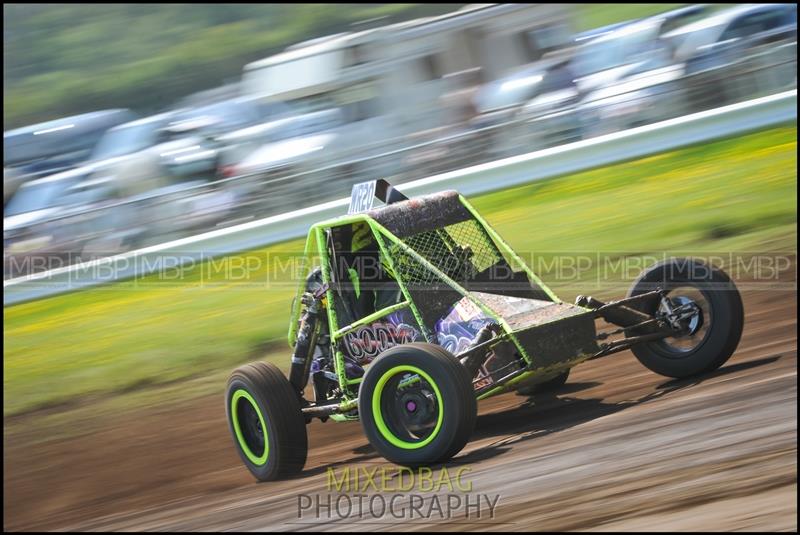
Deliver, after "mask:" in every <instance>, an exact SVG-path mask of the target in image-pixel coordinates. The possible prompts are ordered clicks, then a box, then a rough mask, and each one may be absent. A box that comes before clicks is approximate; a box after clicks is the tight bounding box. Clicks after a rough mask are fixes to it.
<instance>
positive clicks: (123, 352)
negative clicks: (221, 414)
mask: <svg viewBox="0 0 800 535" xmlns="http://www.w3.org/2000/svg"><path fill="white" fill-rule="evenodd" d="M796 146H797V129H796V126H792V127H785V128H777V129H772V130H767V131H763V132H758V133H754V134H750V135H747V136H743V137H738V138H733V139H727V140H722V141H718V142H714V143H708V144H704V145H698V146H694V147H690V148H686V149H682V150H678V151H673V152H668V153H663V154H660V155H656V156H652V157H649V158H644V159H640V160H636V161H631V162H626V163H622V164H618V165H613V166H609V167H604V168H600V169H596V170H592V171H588V172H583V173H579V174H575V175H572V176H569V177H562V178H559V179H554V180H548V181H544V182H539V183H535V184H531V185H528V186H524V187H519V188H515V189H512V190H506V191H502V192H499V193H495V194H490V195H485V196H481V197H477V198H475V199H471V200H472V201H473V203H474V204H475V206H476V207H477V208H478V210H479V211H481V213H482V214H483V215H484V216H485V217H486V219H487V220H488V221H489V222H490V223H491V224H493V225H494V226H495V228H496V229H497V230H498V231H499V232H500V234H501V235H502V236H504V237H505V238H506V239H507V240H508V241H509V242H510V243H511V245H512V246H513V247H514V248H515V249H517V250H520V251H534V250H535V251H549V252H558V251H565V252H596V251H599V252H604V253H607V254H611V255H622V256H624V255H641V254H646V253H656V252H662V251H667V252H669V253H670V254H679V253H683V252H684V251H688V252H693V253H702V252H704V251H711V252H722V251H759V250H765V249H769V250H780V251H796V237H797V226H796V224H797V206H796V200H795V199H796V194H797V173H796V166H797V159H796V148H797V147H796ZM301 248H302V243H301V242H299V241H294V242H289V243H284V244H280V245H276V246H273V247H270V248H267V249H264V250H262V251H258V252H257V255H255V256H254V257H255V258H259V259H261V260H259V264H260V265H258V266H256V267H255V268H254V269H252V270H251V271H249V272H248V281H249V283H248V284H246V283H242V282H236V281H231V280H229V279H228V278H226V277H225V273H222V272H219V273H215V274H213V275H212V276H210V277H209V276H208V273H209V271H208V266H205V267H203V266H196V267H194V268H192V269H190V270H186V271H184V272H183V273H182V274H181V275H182V279H181V281H180V282H177V281H171V282H168V283H165V282H163V281H156V280H154V279H153V278H152V277H147V278H144V279H141V280H138V281H135V282H126V283H120V284H114V285H109V286H106V287H102V288H95V289H91V290H87V291H83V292H78V293H73V294H68V295H63V296H58V297H54V298H50V299H46V300H41V301H35V302H31V303H26V304H21V305H16V306H13V307H8V308H5V309H4V320H5V325H4V331H3V338H4V353H3V354H4V372H5V373H4V378H3V396H4V409H3V410H4V415H15V414H20V413H24V412H26V411H30V410H32V409H37V408H43V407H47V406H53V405H57V404H61V403H69V402H74V401H75V400H81V399H87V396H95V397H96V396H105V395H108V394H120V393H125V394H126V396H120V397H118V398H117V401H115V403H117V404H123V405H124V404H136V403H138V402H139V401H141V399H142V398H141V396H142V395H143V394H142V392H146V391H147V390H148V388H145V387H148V386H153V385H164V384H167V383H171V382H176V381H180V383H179V384H177V385H173V386H174V388H173V387H169V388H173V391H174V392H177V393H180V392H199V391H204V392H205V391H209V390H210V389H214V388H216V390H218V391H219V392H222V388H223V383H224V374H226V373H227V371H228V370H229V369H231V368H232V367H234V366H236V365H237V364H240V363H244V362H247V361H250V360H255V359H257V358H258V359H260V358H265V357H266V358H270V359H276V360H275V362H276V363H278V364H279V365H280V366H282V367H285V365H286V364H287V363H288V358H287V353H288V346H287V345H286V341H285V334H286V327H287V321H288V315H289V304H290V302H291V298H292V293H293V292H292V289H291V287H290V285H289V284H287V283H288V282H289V277H288V275H286V274H282V275H280V276H279V277H274V276H271V275H270V273H272V272H274V270H275V268H276V266H278V264H279V263H281V262H283V261H285V259H286V257H287V254H288V253H290V252H296V251H298V250H300V249H301ZM242 258H243V257H239V259H242ZM250 258H253V257H250ZM201 269H205V270H206V271H204V272H202V276H203V279H202V283H201ZM569 293H570V292H569V289H568V291H567V293H566V294H565V295H563V297H564V299H565V300H567V299H572V297H574V293H573V294H572V295H569ZM575 293H577V292H575ZM209 377H213V380H208V378H209ZM120 400H124V401H120Z"/></svg>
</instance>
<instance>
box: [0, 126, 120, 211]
mask: <svg viewBox="0 0 800 535" xmlns="http://www.w3.org/2000/svg"><path fill="white" fill-rule="evenodd" d="M135 117H136V116H135V115H134V114H133V113H132V112H131V111H130V110H102V111H96V112H91V113H85V114H82V115H75V116H73V117H64V118H63V119H56V120H53V121H48V122H46V123H40V124H35V125H31V126H26V127H23V128H15V129H14V130H9V131H7V132H3V204H4V205H5V203H6V202H7V201H8V199H9V198H10V197H11V196H12V195H13V194H14V192H15V191H16V189H17V188H18V187H19V186H20V185H21V184H22V183H23V182H25V181H26V180H33V179H35V178H39V177H42V176H45V175H48V174H52V173H57V172H59V171H64V170H67V169H70V168H72V167H74V166H76V165H78V164H80V163H81V162H82V161H84V160H86V159H87V158H88V156H89V154H90V152H91V151H92V149H93V148H94V146H95V145H96V144H97V142H98V140H99V139H100V137H101V136H102V135H103V134H104V133H105V132H106V131H107V130H108V129H109V128H112V127H114V126H117V125H119V124H122V123H124V122H127V121H131V120H133V119H135Z"/></svg>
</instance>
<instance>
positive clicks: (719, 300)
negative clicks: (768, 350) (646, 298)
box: [628, 259, 744, 378]
mask: <svg viewBox="0 0 800 535" xmlns="http://www.w3.org/2000/svg"><path fill="white" fill-rule="evenodd" d="M657 288H661V289H663V290H665V291H666V292H667V295H666V297H667V302H666V303H665V302H663V301H662V300H652V301H650V302H649V303H648V304H647V305H646V306H640V307H638V308H640V309H641V310H642V311H643V312H645V313H647V314H650V315H664V314H665V308H669V309H671V310H676V309H678V308H679V307H680V309H682V310H686V311H693V312H692V313H689V314H685V317H684V318H683V319H681V320H680V323H679V324H677V325H676V328H677V331H678V332H677V334H676V335H675V336H670V337H669V338H665V339H662V340H657V341H654V342H646V343H642V344H638V345H635V346H633V347H632V348H631V351H632V352H633V354H634V355H635V356H636V358H637V359H639V361H640V362H641V363H642V364H644V365H645V366H646V367H647V368H648V369H650V370H652V371H654V372H656V373H658V374H661V375H665V376H667V377H676V378H683V377H689V376H692V375H698V374H702V373H707V372H710V371H713V370H716V369H717V368H719V367H720V366H722V365H723V364H725V362H727V360H728V359H729V358H730V357H731V355H733V352H734V351H735V350H736V347H737V346H738V344H739V339H740V338H741V336H742V329H743V327H744V307H743V305H742V298H741V296H740V295H739V291H738V290H737V288H736V285H735V284H734V283H733V281H732V280H731V279H730V278H729V277H728V275H727V274H725V272H724V271H722V270H720V269H717V268H715V267H714V266H711V265H708V264H705V263H704V262H701V261H699V260H696V259H673V260H669V261H666V262H661V263H659V264H656V265H655V266H653V267H651V268H649V269H648V270H647V271H646V272H644V273H643V274H642V275H641V276H640V277H639V278H638V279H637V280H636V282H634V284H633V286H632V287H631V289H630V290H629V291H628V297H632V296H635V295H640V294H643V293H646V292H650V291H653V290H655V289H657Z"/></svg>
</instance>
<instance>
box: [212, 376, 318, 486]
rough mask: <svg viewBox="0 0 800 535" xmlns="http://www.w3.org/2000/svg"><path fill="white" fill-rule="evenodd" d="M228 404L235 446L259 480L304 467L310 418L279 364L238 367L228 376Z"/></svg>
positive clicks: (292, 472)
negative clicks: (307, 420)
mask: <svg viewBox="0 0 800 535" xmlns="http://www.w3.org/2000/svg"><path fill="white" fill-rule="evenodd" d="M225 408H226V412H227V415H228V427H229V428H230V431H231V434H232V435H233V442H234V445H235V446H236V451H237V452H238V453H239V457H241V459H242V462H244V464H245V466H247V468H248V470H250V472H251V473H252V474H253V475H254V476H255V477H256V479H258V480H260V481H271V480H274V479H280V478H284V477H288V476H290V475H293V474H296V473H298V472H300V471H301V470H302V469H303V466H304V465H305V462H306V455H307V453H308V437H307V434H306V424H305V419H304V418H303V414H302V412H301V411H300V402H299V400H298V399H297V394H295V392H294V391H293V389H292V387H291V385H290V384H289V380H288V379H286V377H285V376H284V375H283V373H281V371H280V370H279V369H278V368H277V367H276V366H274V365H272V364H268V363H266V362H255V363H252V364H248V365H246V366H242V367H240V368H237V369H236V370H235V371H234V372H233V373H232V374H231V377H230V379H229V380H228V388H227V391H226V394H225Z"/></svg>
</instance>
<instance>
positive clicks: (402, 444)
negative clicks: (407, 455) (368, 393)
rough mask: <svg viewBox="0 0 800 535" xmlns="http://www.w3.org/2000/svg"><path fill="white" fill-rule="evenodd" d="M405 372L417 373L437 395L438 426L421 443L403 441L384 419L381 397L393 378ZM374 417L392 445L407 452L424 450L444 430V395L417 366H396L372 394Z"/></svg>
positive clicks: (382, 434)
mask: <svg viewBox="0 0 800 535" xmlns="http://www.w3.org/2000/svg"><path fill="white" fill-rule="evenodd" d="M403 372H411V373H416V374H418V375H419V376H420V377H422V378H423V379H425V380H426V381H427V382H428V384H430V385H431V387H433V391H434V393H435V394H436V403H437V405H438V409H439V414H438V416H437V419H436V426H435V427H434V428H433V431H432V432H431V434H430V435H428V436H427V437H425V438H424V439H423V440H420V441H419V442H408V441H405V440H401V439H400V438H398V437H397V436H395V435H394V433H392V431H391V430H390V429H389V427H388V426H387V425H386V422H385V421H384V419H383V414H382V411H381V395H382V394H383V389H384V387H385V386H386V383H387V382H388V381H389V380H390V379H391V378H392V377H395V376H396V375H397V374H399V373H403ZM372 415H373V417H374V418H375V425H376V427H377V428H378V431H379V432H380V434H381V436H383V438H385V439H386V440H388V441H389V443H390V444H392V445H394V446H397V447H398V448H402V449H405V450H415V449H419V448H422V447H424V446H426V445H428V444H430V442H431V441H432V440H433V439H435V438H436V436H437V435H438V434H439V431H440V430H441V428H442V421H443V420H444V403H443V402H442V394H441V392H440V391H439V387H438V386H437V384H436V382H435V381H434V380H433V379H432V378H431V376H430V375H428V374H427V373H425V372H424V371H422V370H421V369H419V368H417V367H416V366H408V365H402V366H395V367H394V368H391V369H389V370H388V371H386V372H385V373H384V374H383V375H382V376H381V378H380V379H379V380H378V384H376V385H375V391H374V392H373V394H372Z"/></svg>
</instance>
